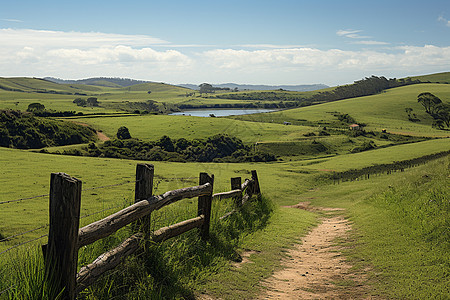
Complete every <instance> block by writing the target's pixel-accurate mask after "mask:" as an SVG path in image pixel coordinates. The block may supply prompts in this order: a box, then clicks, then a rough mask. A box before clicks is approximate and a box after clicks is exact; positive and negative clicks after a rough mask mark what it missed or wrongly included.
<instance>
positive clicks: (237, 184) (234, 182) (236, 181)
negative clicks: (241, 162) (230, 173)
mask: <svg viewBox="0 0 450 300" xmlns="http://www.w3.org/2000/svg"><path fill="white" fill-rule="evenodd" d="M241 185H242V178H241V177H233V178H231V190H240V189H241ZM234 202H235V204H236V206H237V207H239V206H242V193H241V194H240V195H239V196H238V197H235V198H234Z"/></svg>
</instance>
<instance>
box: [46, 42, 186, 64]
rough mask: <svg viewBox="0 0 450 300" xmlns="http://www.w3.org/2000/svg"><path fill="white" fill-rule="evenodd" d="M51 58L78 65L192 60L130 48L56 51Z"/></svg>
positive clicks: (178, 53) (175, 62) (184, 62)
mask: <svg viewBox="0 0 450 300" xmlns="http://www.w3.org/2000/svg"><path fill="white" fill-rule="evenodd" d="M46 54H47V55H48V57H50V58H59V59H63V60H66V61H71V62H73V63H78V64H104V63H136V62H142V63H174V64H175V65H176V66H182V65H187V64H189V63H190V59H189V58H188V57H187V56H185V55H183V54H182V53H180V52H178V51H175V50H166V51H155V50H153V49H151V48H142V49H134V48H131V47H129V46H116V47H101V48H92V49H89V50H80V49H55V50H50V51H48V52H47V53H46Z"/></svg>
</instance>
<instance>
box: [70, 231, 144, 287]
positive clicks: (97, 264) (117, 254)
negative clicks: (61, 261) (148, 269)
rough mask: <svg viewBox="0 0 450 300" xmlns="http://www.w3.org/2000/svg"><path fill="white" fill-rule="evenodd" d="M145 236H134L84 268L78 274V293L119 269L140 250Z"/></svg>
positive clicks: (139, 234) (141, 234)
mask: <svg viewBox="0 0 450 300" xmlns="http://www.w3.org/2000/svg"><path fill="white" fill-rule="evenodd" d="M143 236H144V235H143V233H137V234H134V235H132V236H131V237H129V238H128V239H126V240H125V241H123V242H122V243H121V244H120V245H119V246H117V247H116V248H114V249H112V250H109V251H108V252H105V253H103V254H102V255H100V256H99V257H97V259H95V260H94V261H93V262H92V263H90V264H89V265H87V266H84V267H82V268H81V269H80V272H78V274H77V287H76V293H77V294H78V293H79V292H81V291H82V290H84V289H85V288H87V287H88V286H90V285H91V284H93V283H94V282H95V281H96V280H97V279H98V278H99V277H100V276H101V275H102V274H104V273H105V272H107V271H109V270H112V269H114V268H115V267H117V266H118V265H119V264H120V263H121V262H122V260H123V259H124V258H125V257H127V256H128V255H130V254H133V253H134V252H135V251H136V250H137V249H139V243H140V241H141V240H142V238H143Z"/></svg>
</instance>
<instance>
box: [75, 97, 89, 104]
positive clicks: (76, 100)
mask: <svg viewBox="0 0 450 300" xmlns="http://www.w3.org/2000/svg"><path fill="white" fill-rule="evenodd" d="M73 103H75V104H76V105H77V106H86V105H87V101H86V100H85V99H83V98H77V99H75V100H73Z"/></svg>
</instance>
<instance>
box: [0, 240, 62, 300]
mask: <svg viewBox="0 0 450 300" xmlns="http://www.w3.org/2000/svg"><path fill="white" fill-rule="evenodd" d="M6 256H7V257H6V258H5V259H4V260H3V261H2V263H1V264H0V270H1V272H0V281H1V283H0V292H2V291H4V293H3V294H2V295H0V299H30V300H31V299H61V294H62V291H60V290H58V289H57V288H56V287H54V286H52V285H51V284H49V283H50V282H52V281H51V280H48V276H49V275H47V274H46V272H45V269H44V258H43V256H42V253H40V251H39V250H38V248H29V249H21V250H18V251H17V252H15V253H12V254H7V255H6ZM1 297H3V298H1Z"/></svg>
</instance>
